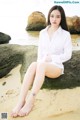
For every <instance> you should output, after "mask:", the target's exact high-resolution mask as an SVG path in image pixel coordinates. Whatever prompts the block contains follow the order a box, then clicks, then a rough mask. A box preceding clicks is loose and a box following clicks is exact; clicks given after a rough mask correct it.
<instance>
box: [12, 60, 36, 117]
mask: <svg viewBox="0 0 80 120" xmlns="http://www.w3.org/2000/svg"><path fill="white" fill-rule="evenodd" d="M36 65H37V63H36V62H33V63H32V64H31V65H30V66H29V68H28V70H27V72H26V74H25V76H24V80H23V84H22V88H21V92H20V96H19V101H18V104H17V105H16V107H15V108H14V109H13V111H12V113H11V116H12V117H17V115H18V112H19V111H20V109H21V108H22V107H23V105H24V104H25V99H26V95H27V92H28V90H29V87H30V85H31V84H32V82H33V80H34V76H35V73H36Z"/></svg>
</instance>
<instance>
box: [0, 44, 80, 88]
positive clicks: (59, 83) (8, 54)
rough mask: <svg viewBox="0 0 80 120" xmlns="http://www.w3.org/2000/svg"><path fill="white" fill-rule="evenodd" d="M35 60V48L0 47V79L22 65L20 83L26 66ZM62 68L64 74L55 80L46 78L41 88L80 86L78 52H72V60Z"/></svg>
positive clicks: (5, 45)
mask: <svg viewBox="0 0 80 120" xmlns="http://www.w3.org/2000/svg"><path fill="white" fill-rule="evenodd" d="M36 58H37V47H36V46H33V45H32V46H31V45H30V46H27V45H26V46H21V45H10V44H4V45H0V77H3V76H5V75H7V74H9V72H10V70H12V69H13V68H14V67H16V66H17V65H19V64H22V66H21V69H20V74H21V81H22V80H23V77H24V74H25V72H26V70H27V68H28V66H29V65H30V63H31V62H32V61H36ZM64 66H65V74H63V75H61V76H60V77H59V78H56V79H50V78H47V77H46V79H45V82H44V84H43V88H50V89H54V88H55V89H61V88H73V87H76V86H80V50H79V51H73V56H72V59H71V60H69V61H67V62H66V63H64Z"/></svg>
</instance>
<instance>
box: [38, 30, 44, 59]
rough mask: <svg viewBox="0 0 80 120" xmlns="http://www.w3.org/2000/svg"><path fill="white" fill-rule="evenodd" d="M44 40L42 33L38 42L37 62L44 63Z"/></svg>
mask: <svg viewBox="0 0 80 120" xmlns="http://www.w3.org/2000/svg"><path fill="white" fill-rule="evenodd" d="M43 42H44V40H43V37H42V31H41V32H40V34H39V42H38V54H37V61H44V60H45V54H44V43H43Z"/></svg>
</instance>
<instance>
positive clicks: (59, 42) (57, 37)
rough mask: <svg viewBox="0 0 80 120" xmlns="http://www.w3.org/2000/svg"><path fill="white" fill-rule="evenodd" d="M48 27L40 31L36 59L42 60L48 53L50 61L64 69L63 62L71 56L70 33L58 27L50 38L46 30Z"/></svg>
mask: <svg viewBox="0 0 80 120" xmlns="http://www.w3.org/2000/svg"><path fill="white" fill-rule="evenodd" d="M48 27H49V26H47V27H46V28H45V29H43V30H41V31H40V35H39V44H38V59H37V61H39V62H41V61H42V62H44V61H45V57H46V55H47V54H50V55H51V58H52V61H51V62H50V63H52V64H54V65H56V66H58V67H59V68H63V69H64V65H63V63H64V62H66V61H67V60H69V59H70V58H71V56H72V42H71V36H70V33H69V32H68V31H66V30H64V29H62V28H61V27H59V28H58V29H57V30H56V31H55V32H54V33H53V35H52V39H50V38H49V35H48V32H47V29H48Z"/></svg>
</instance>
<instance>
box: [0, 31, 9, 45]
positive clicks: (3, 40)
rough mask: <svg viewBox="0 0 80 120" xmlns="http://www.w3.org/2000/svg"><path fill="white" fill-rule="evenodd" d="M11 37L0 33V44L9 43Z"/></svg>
mask: <svg viewBox="0 0 80 120" xmlns="http://www.w3.org/2000/svg"><path fill="white" fill-rule="evenodd" d="M10 40H11V37H10V36H9V35H7V34H5V33H2V32H0V44H5V43H9V41H10Z"/></svg>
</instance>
